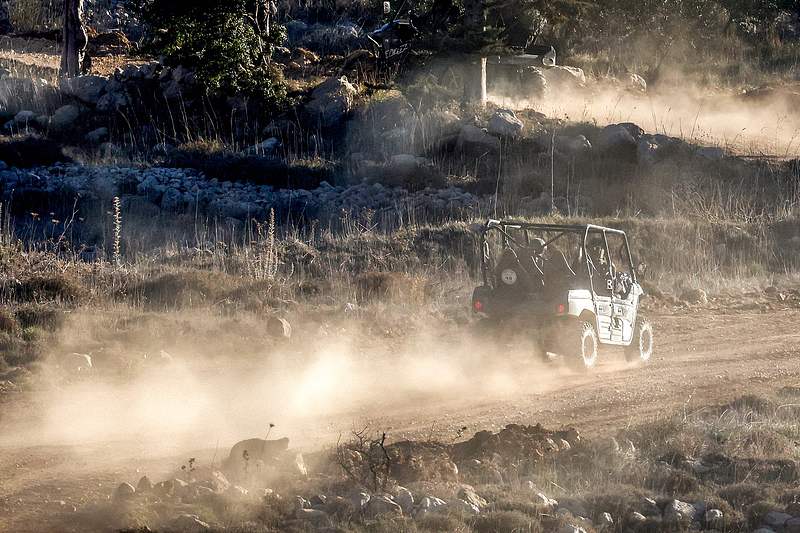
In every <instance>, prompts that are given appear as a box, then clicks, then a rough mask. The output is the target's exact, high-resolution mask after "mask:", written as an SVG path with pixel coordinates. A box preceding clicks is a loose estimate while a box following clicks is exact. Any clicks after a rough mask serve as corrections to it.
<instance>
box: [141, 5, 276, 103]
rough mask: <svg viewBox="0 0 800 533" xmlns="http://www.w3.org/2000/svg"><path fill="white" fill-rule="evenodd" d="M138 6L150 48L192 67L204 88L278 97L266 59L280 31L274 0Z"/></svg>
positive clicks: (174, 62) (273, 71)
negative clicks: (147, 32)
mask: <svg viewBox="0 0 800 533" xmlns="http://www.w3.org/2000/svg"><path fill="white" fill-rule="evenodd" d="M141 10H142V15H143V19H144V21H145V22H146V23H147V24H148V25H149V27H150V29H151V31H150V37H149V45H148V46H149V48H150V49H151V51H153V52H155V53H157V54H159V55H162V56H163V57H164V59H165V61H166V63H167V64H168V65H170V66H177V65H183V66H185V67H186V68H189V69H192V70H193V71H194V72H195V74H196V76H197V80H198V81H199V82H200V83H202V84H203V85H204V86H205V87H206V88H207V89H208V90H209V91H221V92H223V93H226V94H231V93H235V94H246V95H251V96H258V97H261V98H264V99H268V100H279V99H281V98H282V97H283V96H284V94H285V91H284V88H283V84H282V82H281V78H280V72H279V71H278V70H277V69H275V68H274V67H273V66H272V65H271V61H270V58H271V55H272V50H273V47H274V46H275V45H276V44H277V43H279V42H281V41H282V40H283V39H284V36H285V33H284V29H283V27H282V26H281V25H279V24H277V23H276V22H275V16H276V12H277V8H276V5H275V2H274V0H146V1H145V3H144V5H143V6H142V8H141Z"/></svg>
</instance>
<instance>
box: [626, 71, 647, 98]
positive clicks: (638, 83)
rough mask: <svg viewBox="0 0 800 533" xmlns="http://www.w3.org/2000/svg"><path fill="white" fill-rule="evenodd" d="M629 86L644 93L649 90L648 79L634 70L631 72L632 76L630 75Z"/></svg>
mask: <svg viewBox="0 0 800 533" xmlns="http://www.w3.org/2000/svg"><path fill="white" fill-rule="evenodd" d="M628 86H629V87H630V88H631V89H633V90H636V91H640V92H643V93H646V92H647V81H646V80H645V79H644V78H643V77H641V76H639V75H638V74H635V73H633V72H631V73H630V76H628Z"/></svg>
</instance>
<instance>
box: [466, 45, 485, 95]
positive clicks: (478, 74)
mask: <svg viewBox="0 0 800 533" xmlns="http://www.w3.org/2000/svg"><path fill="white" fill-rule="evenodd" d="M464 99H465V100H466V101H467V103H470V104H479V105H481V106H484V105H486V100H487V95H486V58H485V57H471V58H469V59H468V60H467V61H466V63H465V64H464Z"/></svg>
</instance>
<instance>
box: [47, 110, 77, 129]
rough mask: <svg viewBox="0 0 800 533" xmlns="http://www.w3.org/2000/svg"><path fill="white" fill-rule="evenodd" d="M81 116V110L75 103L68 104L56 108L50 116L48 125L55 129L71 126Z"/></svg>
mask: <svg viewBox="0 0 800 533" xmlns="http://www.w3.org/2000/svg"><path fill="white" fill-rule="evenodd" d="M80 116H81V110H80V109H79V108H78V106H76V105H72V104H68V105H64V106H61V107H59V108H58V109H56V111H55V113H53V116H52V117H51V118H50V126H51V127H52V128H53V129H54V130H56V131H63V130H67V129H69V128H71V127H72V126H73V124H75V121H76V120H78V118H79V117H80Z"/></svg>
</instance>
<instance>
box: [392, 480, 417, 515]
mask: <svg viewBox="0 0 800 533" xmlns="http://www.w3.org/2000/svg"><path fill="white" fill-rule="evenodd" d="M395 492H396V494H395V496H394V501H396V502H397V504H398V505H399V506H400V508H401V509H403V513H404V514H406V515H409V516H410V515H411V514H412V513H413V511H414V495H413V494H412V493H411V491H410V490H408V489H407V488H405V487H397V489H396V491H395Z"/></svg>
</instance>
